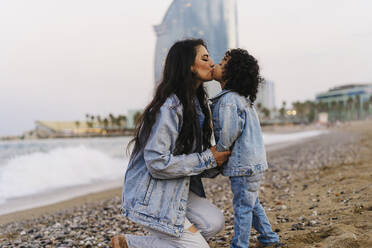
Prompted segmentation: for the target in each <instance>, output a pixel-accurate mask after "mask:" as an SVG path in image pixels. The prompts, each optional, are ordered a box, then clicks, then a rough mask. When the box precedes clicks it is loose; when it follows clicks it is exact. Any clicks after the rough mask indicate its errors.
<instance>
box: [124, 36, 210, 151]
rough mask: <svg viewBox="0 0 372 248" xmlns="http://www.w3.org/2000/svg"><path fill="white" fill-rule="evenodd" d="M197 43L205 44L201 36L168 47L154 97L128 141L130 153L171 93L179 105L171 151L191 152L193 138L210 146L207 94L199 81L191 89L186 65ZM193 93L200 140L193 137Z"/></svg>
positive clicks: (195, 132) (192, 77)
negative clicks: (177, 128)
mask: <svg viewBox="0 0 372 248" xmlns="http://www.w3.org/2000/svg"><path fill="white" fill-rule="evenodd" d="M198 46H204V47H206V45H205V43H204V41H203V40H201V39H189V40H182V41H178V42H176V43H175V44H174V45H173V46H172V47H171V48H170V50H169V52H168V55H167V57H166V60H165V65H164V70H163V78H162V81H161V82H160V84H159V85H158V87H157V89H156V91H155V96H154V98H153V99H152V101H151V102H150V104H149V105H148V106H147V107H146V108H145V110H144V112H143V114H142V116H141V118H140V119H139V122H138V123H137V125H136V132H135V136H134V138H133V139H132V140H131V141H130V143H129V144H130V145H131V144H132V143H133V142H134V148H133V151H132V156H133V155H135V154H137V153H138V152H139V151H140V150H141V148H143V147H144V146H145V145H146V143H147V140H148V138H149V136H150V133H151V129H152V126H153V125H154V123H155V121H156V117H157V113H158V112H159V110H160V107H161V106H162V105H163V103H164V102H165V100H166V99H167V98H168V97H169V96H170V95H171V94H175V95H176V96H177V97H178V99H179V100H180V102H181V104H182V106H183V121H182V128H181V131H180V133H179V135H178V138H177V141H176V144H175V151H172V152H173V154H187V153H191V152H194V151H192V148H193V145H194V143H195V142H196V144H197V145H202V146H203V147H204V148H209V147H210V146H211V144H210V138H211V134H212V128H211V125H210V121H211V116H210V112H209V109H208V107H207V106H208V105H207V104H208V102H207V96H206V93H205V91H204V87H203V85H202V84H201V85H200V86H199V87H198V88H197V89H195V84H196V75H195V74H194V73H192V72H191V69H190V68H191V66H192V65H193V64H194V62H195V57H196V53H197V47H198ZM195 96H196V97H197V99H198V100H199V103H200V107H201V109H202V111H203V113H204V115H205V121H204V125H203V127H202V128H203V137H202V141H201V142H202V144H200V140H199V139H197V138H196V137H198V131H199V130H198V128H197V127H198V122H199V119H198V116H197V113H196V109H195ZM128 147H129V146H128Z"/></svg>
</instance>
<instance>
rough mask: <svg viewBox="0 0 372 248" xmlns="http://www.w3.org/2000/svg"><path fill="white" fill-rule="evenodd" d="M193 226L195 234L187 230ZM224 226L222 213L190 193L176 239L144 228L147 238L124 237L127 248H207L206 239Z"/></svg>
mask: <svg viewBox="0 0 372 248" xmlns="http://www.w3.org/2000/svg"><path fill="white" fill-rule="evenodd" d="M192 225H194V226H195V227H196V229H197V230H198V231H197V232H192V231H190V230H189V228H190V227H192ZM224 225H225V221H224V216H223V213H222V211H221V210H220V209H219V208H217V207H216V206H214V205H213V204H212V203H210V202H209V201H208V200H207V199H205V198H202V197H199V196H197V195H196V194H194V193H193V192H191V191H190V193H189V199H188V201H187V210H186V218H185V228H184V232H183V233H182V236H181V237H179V238H177V237H173V236H170V235H167V234H165V233H162V232H159V231H156V230H153V229H149V228H145V229H146V230H147V231H148V232H149V233H150V235H149V236H137V235H130V234H127V235H125V238H126V240H127V244H128V247H129V248H147V247H151V248H174V247H177V248H178V247H180V248H181V247H182V248H183V247H185V248H186V247H187V248H208V247H209V245H208V243H207V241H206V239H208V238H210V237H213V236H215V235H216V234H217V233H219V232H220V231H222V230H223V228H224Z"/></svg>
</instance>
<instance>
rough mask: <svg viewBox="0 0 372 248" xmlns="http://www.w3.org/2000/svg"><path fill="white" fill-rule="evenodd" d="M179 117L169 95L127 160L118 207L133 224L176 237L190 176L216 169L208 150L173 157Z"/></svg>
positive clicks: (176, 103) (182, 219) (178, 107)
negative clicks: (138, 147) (142, 143)
mask: <svg viewBox="0 0 372 248" xmlns="http://www.w3.org/2000/svg"><path fill="white" fill-rule="evenodd" d="M182 115H183V111H182V104H181V103H180V101H179V99H178V98H177V97H176V95H172V96H170V97H169V98H168V99H167V100H166V101H165V103H164V104H163V106H162V107H161V108H160V111H159V113H158V114H157V117H156V121H155V124H154V125H153V128H152V131H151V134H150V137H149V139H148V141H147V143H146V145H145V147H143V148H142V149H141V150H140V151H139V152H138V153H137V154H136V155H132V156H131V158H130V161H129V164H128V169H127V171H126V174H125V179H124V185H123V193H122V208H121V209H122V214H123V215H124V216H126V217H128V218H129V219H130V220H132V221H133V222H135V223H138V224H140V225H143V226H145V227H148V228H151V229H154V230H157V231H160V232H163V233H167V234H169V235H172V236H176V237H180V236H181V235H182V232H183V229H184V222H185V212H186V207H187V206H186V204H187V200H188V195H189V187H190V185H189V183H190V176H193V175H199V174H201V173H202V172H206V171H208V169H211V168H215V167H216V166H217V164H216V161H215V160H214V157H213V154H212V152H211V151H210V149H207V150H205V151H204V152H201V153H191V154H181V155H173V151H174V149H175V143H176V140H177V137H178V134H179V131H180V130H181V127H182Z"/></svg>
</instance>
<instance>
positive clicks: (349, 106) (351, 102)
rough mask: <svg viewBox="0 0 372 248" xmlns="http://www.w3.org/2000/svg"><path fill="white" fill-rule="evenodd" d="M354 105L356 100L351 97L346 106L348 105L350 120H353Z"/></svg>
mask: <svg viewBox="0 0 372 248" xmlns="http://www.w3.org/2000/svg"><path fill="white" fill-rule="evenodd" d="M353 103H354V100H353V98H352V97H351V96H349V98H348V99H347V101H346V104H347V110H348V113H349V114H348V115H349V120H351V119H352V109H353Z"/></svg>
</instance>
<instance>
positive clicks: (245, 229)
mask: <svg viewBox="0 0 372 248" xmlns="http://www.w3.org/2000/svg"><path fill="white" fill-rule="evenodd" d="M262 177H263V173H258V174H255V175H253V176H234V177H230V183H231V190H232V192H233V194H234V199H233V205H234V232H235V235H234V238H233V240H232V243H231V246H230V247H231V248H243V247H244V248H248V246H249V238H250V232H251V227H252V226H253V227H254V228H255V229H256V230H257V231H258V233H259V234H260V235H259V236H258V240H259V241H260V242H261V243H262V244H264V245H268V244H272V243H278V242H279V236H278V234H276V233H275V232H273V231H272V229H271V225H270V222H269V220H268V218H267V216H266V213H265V209H264V208H263V207H262V205H261V203H260V201H259V199H258V190H259V187H260V182H261V179H262Z"/></svg>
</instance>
